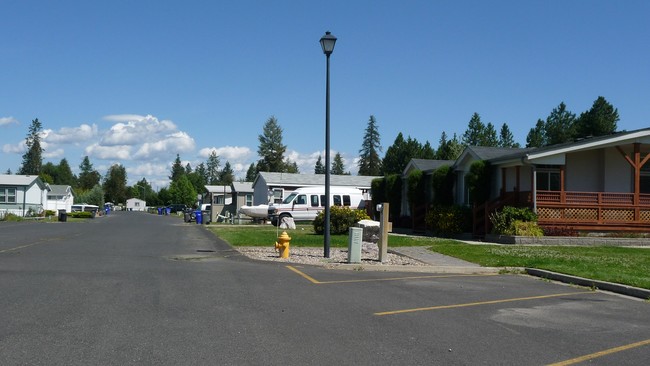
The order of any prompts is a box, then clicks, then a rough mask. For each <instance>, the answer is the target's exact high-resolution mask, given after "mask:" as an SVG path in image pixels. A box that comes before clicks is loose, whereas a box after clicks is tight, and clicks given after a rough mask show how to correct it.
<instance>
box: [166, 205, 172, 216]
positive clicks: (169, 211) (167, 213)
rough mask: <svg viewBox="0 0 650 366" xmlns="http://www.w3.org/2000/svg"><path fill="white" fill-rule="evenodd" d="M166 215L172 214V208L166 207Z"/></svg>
mask: <svg viewBox="0 0 650 366" xmlns="http://www.w3.org/2000/svg"><path fill="white" fill-rule="evenodd" d="M165 212H166V213H165V215H169V214H171V213H172V208H171V207H165Z"/></svg>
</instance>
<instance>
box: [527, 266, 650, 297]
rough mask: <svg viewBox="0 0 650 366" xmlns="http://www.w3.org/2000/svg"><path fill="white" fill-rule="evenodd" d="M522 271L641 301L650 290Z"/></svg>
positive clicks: (528, 270) (560, 275)
mask: <svg viewBox="0 0 650 366" xmlns="http://www.w3.org/2000/svg"><path fill="white" fill-rule="evenodd" d="M524 270H525V271H526V273H527V274H529V275H531V276H536V277H541V278H546V279H549V280H553V281H560V282H564V283H570V284H574V285H578V286H585V287H595V288H597V289H599V290H604V291H609V292H614V293H617V294H621V295H627V296H632V297H638V298H640V299H643V300H648V299H650V290H646V289H643V288H639V287H633V286H627V285H621V284H618V283H612V282H605V281H597V280H591V279H588V278H583V277H578V276H571V275H565V274H562V273H556V272H551V271H546V270H543V269H536V268H525V269H524Z"/></svg>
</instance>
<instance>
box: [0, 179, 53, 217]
mask: <svg viewBox="0 0 650 366" xmlns="http://www.w3.org/2000/svg"><path fill="white" fill-rule="evenodd" d="M49 191H50V188H49V186H48V185H47V184H46V183H44V182H43V181H42V180H41V179H40V178H39V177H38V176H36V175H11V174H0V215H5V214H8V213H11V214H14V215H17V216H22V217H26V216H35V215H38V214H40V213H42V212H43V211H44V210H45V209H46V207H47V193H48V192H49Z"/></svg>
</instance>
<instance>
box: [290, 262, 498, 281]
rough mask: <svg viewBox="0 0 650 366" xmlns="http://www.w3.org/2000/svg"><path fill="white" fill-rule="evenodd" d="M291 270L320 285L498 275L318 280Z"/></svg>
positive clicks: (291, 268) (492, 274)
mask: <svg viewBox="0 0 650 366" xmlns="http://www.w3.org/2000/svg"><path fill="white" fill-rule="evenodd" d="M287 268H289V269H290V270H292V271H294V272H295V273H297V274H299V275H300V276H302V277H304V278H306V279H307V280H309V281H310V282H311V283H314V284H318V285H326V284H334V283H355V282H378V281H400V280H417V279H425V278H451V277H484V276H497V275H498V274H496V273H487V274H445V275H427V276H408V277H389V278H371V279H363V280H337V281H318V280H316V279H315V278H313V277H311V276H309V275H307V274H306V273H304V272H301V271H300V270H298V269H296V268H295V267H292V266H287Z"/></svg>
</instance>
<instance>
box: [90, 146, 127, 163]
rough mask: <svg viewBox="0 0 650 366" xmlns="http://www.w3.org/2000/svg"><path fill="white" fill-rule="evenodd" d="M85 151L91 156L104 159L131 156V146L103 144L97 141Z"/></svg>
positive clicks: (123, 158)
mask: <svg viewBox="0 0 650 366" xmlns="http://www.w3.org/2000/svg"><path fill="white" fill-rule="evenodd" d="M85 153H86V155H88V156H89V157H93V158H97V159H103V160H111V159H119V160H129V159H130V158H131V146H128V145H122V146H103V145H99V144H97V143H95V144H92V145H90V146H87V147H86V149H85Z"/></svg>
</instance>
